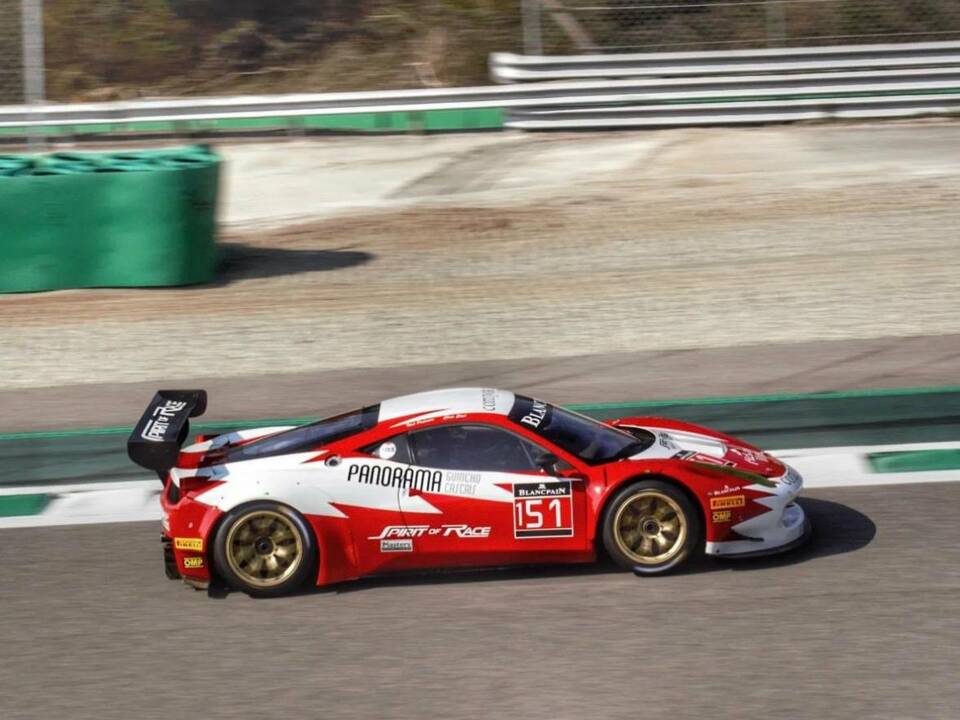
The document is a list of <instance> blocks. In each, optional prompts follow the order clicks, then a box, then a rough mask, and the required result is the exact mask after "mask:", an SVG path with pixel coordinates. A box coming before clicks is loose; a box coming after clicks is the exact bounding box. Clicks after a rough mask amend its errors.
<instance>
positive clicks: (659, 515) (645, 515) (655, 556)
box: [603, 480, 701, 575]
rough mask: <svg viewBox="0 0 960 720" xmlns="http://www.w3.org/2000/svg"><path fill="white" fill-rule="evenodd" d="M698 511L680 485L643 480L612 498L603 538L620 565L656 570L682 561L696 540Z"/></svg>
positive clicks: (655, 572)
mask: <svg viewBox="0 0 960 720" xmlns="http://www.w3.org/2000/svg"><path fill="white" fill-rule="evenodd" d="M700 526H701V523H700V516H699V514H698V513H697V511H696V508H695V507H694V506H693V503H692V502H690V500H689V498H687V496H686V495H685V494H684V493H683V491H682V490H680V489H679V488H677V487H676V486H674V485H672V484H670V483H668V482H664V481H662V480H641V481H639V482H635V483H632V484H630V485H629V486H627V487H625V488H624V489H623V490H621V491H620V492H618V493H617V494H616V496H614V498H613V499H612V500H611V501H610V505H609V506H608V508H607V512H606V515H605V517H604V523H603V544H604V547H605V548H606V550H607V553H609V555H610V557H611V558H612V559H613V561H614V562H616V563H617V564H618V565H620V566H621V567H624V568H628V569H630V570H633V571H634V572H636V573H637V574H640V575H659V574H662V573H666V572H669V571H670V570H673V569H674V568H676V567H677V566H679V565H681V564H682V563H683V562H684V561H685V560H687V558H688V557H690V555H691V554H692V553H693V552H694V549H695V548H696V547H697V546H698V545H699V543H700V536H701V527H700Z"/></svg>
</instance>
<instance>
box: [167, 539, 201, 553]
mask: <svg viewBox="0 0 960 720" xmlns="http://www.w3.org/2000/svg"><path fill="white" fill-rule="evenodd" d="M173 546H174V547H175V548H176V549H177V550H195V551H197V552H203V538H174V539H173Z"/></svg>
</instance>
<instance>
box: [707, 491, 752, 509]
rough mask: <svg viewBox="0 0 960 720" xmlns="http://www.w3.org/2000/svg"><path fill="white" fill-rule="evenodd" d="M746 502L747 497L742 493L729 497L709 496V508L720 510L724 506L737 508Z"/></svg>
mask: <svg viewBox="0 0 960 720" xmlns="http://www.w3.org/2000/svg"><path fill="white" fill-rule="evenodd" d="M746 504H747V499H746V497H744V496H743V495H731V496H730V497H715V498H710V509H711V510H722V509H724V508H738V507H743V506H744V505H746Z"/></svg>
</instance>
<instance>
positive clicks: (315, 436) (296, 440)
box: [223, 405, 380, 462]
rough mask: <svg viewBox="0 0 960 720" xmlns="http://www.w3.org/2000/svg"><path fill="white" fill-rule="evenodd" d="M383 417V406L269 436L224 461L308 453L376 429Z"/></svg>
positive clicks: (232, 452)
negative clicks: (378, 417) (322, 446)
mask: <svg viewBox="0 0 960 720" xmlns="http://www.w3.org/2000/svg"><path fill="white" fill-rule="evenodd" d="M379 413H380V406H379V405H373V406H371V407H366V408H363V409H362V410H354V411H352V412H348V413H344V414H343V415H334V416H333V417H329V418H326V419H324V420H318V421H317V422H315V423H310V424H309V425H301V426H300V427H296V428H293V429H292V430H284V431H283V432H280V433H277V434H276V435H268V436H267V437H265V438H263V439H262V440H255V441H253V442H252V443H249V444H247V445H240V446H239V447H235V448H230V449H229V450H228V451H227V453H226V455H225V457H224V460H223V461H224V462H239V461H241V460H252V459H254V458H262V457H270V456H272V455H286V454H288V453H294V452H306V451H308V450H312V449H314V448H316V447H319V446H321V445H327V444H329V443H332V442H335V441H337V440H342V439H343V438H345V437H350V436H351V435H356V434H357V433H358V432H361V431H362V430H368V429H370V428H372V427H373V426H374V425H376V424H377V416H378V415H379Z"/></svg>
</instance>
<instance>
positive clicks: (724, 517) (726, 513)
mask: <svg viewBox="0 0 960 720" xmlns="http://www.w3.org/2000/svg"><path fill="white" fill-rule="evenodd" d="M732 516H733V511H732V510H714V511H713V521H714V522H715V523H725V522H730V520H731V519H732Z"/></svg>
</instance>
